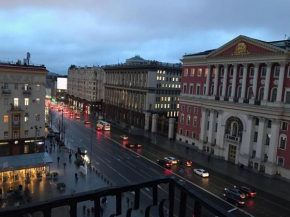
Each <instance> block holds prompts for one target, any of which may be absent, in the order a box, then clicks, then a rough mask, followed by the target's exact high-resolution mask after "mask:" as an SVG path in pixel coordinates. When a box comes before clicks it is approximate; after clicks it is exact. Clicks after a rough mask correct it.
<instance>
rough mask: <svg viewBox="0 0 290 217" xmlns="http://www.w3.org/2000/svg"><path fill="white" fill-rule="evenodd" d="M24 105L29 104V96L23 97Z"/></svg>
mask: <svg viewBox="0 0 290 217" xmlns="http://www.w3.org/2000/svg"><path fill="white" fill-rule="evenodd" d="M24 105H25V106H28V105H29V98H24Z"/></svg>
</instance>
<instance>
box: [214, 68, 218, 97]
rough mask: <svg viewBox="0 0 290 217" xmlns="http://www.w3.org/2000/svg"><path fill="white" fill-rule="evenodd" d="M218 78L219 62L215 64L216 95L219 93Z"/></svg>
mask: <svg viewBox="0 0 290 217" xmlns="http://www.w3.org/2000/svg"><path fill="white" fill-rule="evenodd" d="M218 79H219V64H216V65H215V77H214V93H213V95H214V96H217V95H218Z"/></svg>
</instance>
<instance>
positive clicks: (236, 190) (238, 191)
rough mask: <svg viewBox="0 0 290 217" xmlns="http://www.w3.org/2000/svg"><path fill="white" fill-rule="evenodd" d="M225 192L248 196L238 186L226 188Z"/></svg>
mask: <svg viewBox="0 0 290 217" xmlns="http://www.w3.org/2000/svg"><path fill="white" fill-rule="evenodd" d="M225 192H230V193H232V194H235V195H237V196H238V197H240V198H241V199H245V198H246V194H245V193H244V192H242V191H240V190H239V189H237V188H225Z"/></svg>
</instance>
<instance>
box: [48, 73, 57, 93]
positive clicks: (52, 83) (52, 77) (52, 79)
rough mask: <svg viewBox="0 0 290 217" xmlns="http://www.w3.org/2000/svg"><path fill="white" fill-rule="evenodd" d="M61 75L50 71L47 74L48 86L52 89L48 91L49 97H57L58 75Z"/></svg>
mask: <svg viewBox="0 0 290 217" xmlns="http://www.w3.org/2000/svg"><path fill="white" fill-rule="evenodd" d="M58 76H59V75H58V74H56V73H53V72H49V73H48V74H47V76H46V88H47V89H50V91H47V93H49V92H50V94H48V95H47V96H48V97H47V98H55V97H56V89H57V87H56V84H57V77H58Z"/></svg>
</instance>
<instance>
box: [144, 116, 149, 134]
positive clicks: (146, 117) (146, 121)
mask: <svg viewBox="0 0 290 217" xmlns="http://www.w3.org/2000/svg"><path fill="white" fill-rule="evenodd" d="M149 125H150V112H145V128H144V129H145V130H146V131H148V130H149V128H150V126H149Z"/></svg>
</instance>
